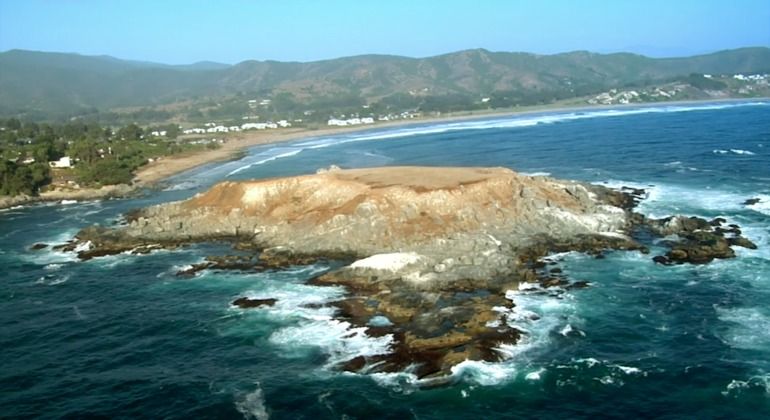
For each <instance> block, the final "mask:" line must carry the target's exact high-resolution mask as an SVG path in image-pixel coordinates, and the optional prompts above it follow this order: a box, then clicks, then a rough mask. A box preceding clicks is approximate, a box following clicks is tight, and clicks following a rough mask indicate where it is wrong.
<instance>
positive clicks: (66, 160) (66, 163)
mask: <svg viewBox="0 0 770 420" xmlns="http://www.w3.org/2000/svg"><path fill="white" fill-rule="evenodd" d="M48 164H49V165H51V167H52V168H71V167H72V159H70V157H69V156H64V157H63V158H61V159H59V160H55V161H53V162H48Z"/></svg>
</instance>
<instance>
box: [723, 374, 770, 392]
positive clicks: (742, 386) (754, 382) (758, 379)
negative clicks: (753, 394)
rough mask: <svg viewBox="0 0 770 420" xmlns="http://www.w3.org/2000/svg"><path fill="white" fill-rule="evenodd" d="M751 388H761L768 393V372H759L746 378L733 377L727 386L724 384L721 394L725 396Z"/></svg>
mask: <svg viewBox="0 0 770 420" xmlns="http://www.w3.org/2000/svg"><path fill="white" fill-rule="evenodd" d="M752 388H759V389H763V390H764V391H765V393H766V394H770V374H768V373H760V374H758V375H754V376H752V377H750V378H748V379H747V380H740V379H733V380H731V381H730V383H729V384H727V386H725V390H724V391H722V395H724V396H726V397H727V396H730V395H738V394H740V393H742V392H744V391H746V390H749V389H752Z"/></svg>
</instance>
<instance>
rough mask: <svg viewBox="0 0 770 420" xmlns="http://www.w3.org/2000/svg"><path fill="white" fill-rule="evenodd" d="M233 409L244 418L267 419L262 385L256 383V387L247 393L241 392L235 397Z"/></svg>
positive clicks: (268, 416)
mask: <svg viewBox="0 0 770 420" xmlns="http://www.w3.org/2000/svg"><path fill="white" fill-rule="evenodd" d="M235 409H236V410H238V412H240V413H241V414H243V417H244V418H246V419H256V420H267V419H268V418H270V415H269V414H268V412H267V408H266V407H265V397H264V395H263V393H262V387H261V386H260V385H259V383H257V384H256V389H254V390H253V391H251V392H249V393H242V394H241V395H239V396H238V397H237V400H236V402H235Z"/></svg>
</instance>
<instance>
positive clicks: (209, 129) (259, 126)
mask: <svg viewBox="0 0 770 420" xmlns="http://www.w3.org/2000/svg"><path fill="white" fill-rule="evenodd" d="M204 127H205V128H188V129H187V130H183V131H182V133H184V134H207V133H236V132H239V131H247V130H268V129H275V128H287V127H291V123H290V122H289V121H287V120H280V121H276V122H272V121H269V122H263V123H244V124H241V125H232V126H229V127H228V126H224V125H217V124H216V123H206V124H204ZM154 133H156V132H155V131H153V135H155V134H154ZM158 133H161V132H158ZM159 135H161V136H162V135H165V133H164V134H159Z"/></svg>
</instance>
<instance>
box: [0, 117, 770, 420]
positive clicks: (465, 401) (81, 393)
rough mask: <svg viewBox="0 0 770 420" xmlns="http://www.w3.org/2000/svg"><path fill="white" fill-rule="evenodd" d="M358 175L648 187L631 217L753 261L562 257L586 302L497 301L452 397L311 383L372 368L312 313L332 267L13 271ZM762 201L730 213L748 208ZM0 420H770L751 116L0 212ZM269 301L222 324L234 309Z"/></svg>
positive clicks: (765, 140) (547, 125)
mask: <svg viewBox="0 0 770 420" xmlns="http://www.w3.org/2000/svg"><path fill="white" fill-rule="evenodd" d="M330 164H337V165H340V166H342V167H365V166H376V165H404V164H415V165H417V164H419V165H479V166H506V167H510V168H513V169H515V170H518V171H521V172H527V173H549V174H551V175H553V176H555V177H563V178H574V179H580V180H585V181H591V182H596V183H604V184H607V185H618V186H619V185H634V186H641V187H645V188H647V189H648V191H649V197H648V198H647V199H646V200H645V201H644V202H643V203H642V205H641V207H640V210H641V211H642V212H644V213H646V214H649V215H653V216H666V215H669V214H674V213H684V214H693V215H699V216H704V217H716V216H722V217H726V218H727V219H728V220H729V221H731V222H736V223H739V224H740V225H741V226H742V227H743V228H744V229H743V230H744V234H745V236H747V237H749V238H750V239H752V240H753V241H754V242H756V243H757V244H758V245H759V249H758V250H755V251H751V250H743V249H741V250H739V251H738V254H739V256H738V258H737V259H734V260H729V261H718V262H715V263H712V264H709V265H704V266H690V265H685V266H678V267H661V266H657V265H655V264H653V263H652V261H651V260H650V259H649V256H643V255H641V254H638V253H624V252H616V253H611V254H609V255H608V256H607V258H606V259H603V260H596V259H592V258H587V257H585V256H582V255H579V254H566V255H562V256H560V257H559V260H560V262H559V265H560V267H561V268H563V269H564V271H565V272H566V273H568V274H569V275H570V276H571V277H573V278H575V279H584V280H588V281H590V282H591V283H592V284H593V286H592V287H590V288H587V289H582V290H576V291H571V292H569V293H565V294H562V295H560V296H559V297H555V296H547V295H543V294H538V293H533V292H528V291H512V292H510V293H509V297H510V298H511V299H513V300H514V302H515V303H516V305H517V308H518V310H520V311H522V312H524V311H531V312H534V313H536V314H538V315H539V316H540V319H539V320H538V321H524V320H522V321H520V327H521V328H524V329H526V330H527V331H528V332H529V334H528V336H527V337H528V338H527V340H526V341H525V342H523V343H521V344H520V345H517V346H514V347H512V348H508V349H506V350H507V351H508V352H509V353H510V354H511V356H512V357H511V359H510V360H509V361H507V362H503V363H499V364H482V363H466V364H463V365H461V366H460V367H459V368H458V369H457V371H456V372H455V376H456V378H457V379H458V381H457V383H456V384H455V385H452V386H448V387H444V388H438V389H419V388H417V387H416V386H415V385H414V384H413V381H412V379H411V378H410V377H409V376H408V375H389V376H388V375H381V376H367V375H352V374H342V373H338V372H334V371H332V370H329V369H327V367H326V366H327V365H329V364H330V363H331V362H333V361H336V360H343V359H345V358H347V357H352V356H353V355H356V354H362V353H364V354H365V353H371V352H376V351H379V350H382V349H383V348H385V347H387V345H388V343H387V341H385V340H381V339H380V340H376V339H371V338H368V337H366V336H365V334H362V333H361V332H356V331H352V332H351V331H350V330H349V329H348V326H347V325H346V324H344V323H339V322H336V321H334V320H332V319H330V317H329V316H330V315H331V313H330V312H328V311H329V310H328V309H307V308H303V307H302V305H304V304H307V303H322V302H326V301H330V300H334V299H336V298H339V296H341V295H342V294H343V293H344V291H343V290H341V289H336V288H318V287H312V286H307V285H305V284H304V281H305V280H307V279H308V278H310V277H312V276H313V275H316V274H318V273H320V272H323V271H324V270H326V269H328V268H329V267H325V266H320V265H319V266H309V267H294V268H292V269H291V270H286V271H282V272H272V273H261V274H253V275H243V274H238V273H221V272H210V273H206V274H204V275H202V276H200V277H196V278H193V279H180V278H177V277H175V276H174V272H175V271H176V270H177V269H178V268H179V267H182V266H184V265H187V264H191V263H195V262H198V261H200V260H201V259H202V258H203V257H204V256H205V255H209V254H213V253H217V252H225V251H226V249H227V248H226V247H225V246H224V245H218V244H206V245H198V246H195V247H191V248H188V249H185V250H181V251H175V252H166V251H163V252H157V253H154V254H151V255H147V256H117V257H108V258H103V259H98V260H93V261H89V262H84V263H82V262H77V261H75V260H74V258H73V257H72V256H71V255H68V254H61V253H55V252H51V251H37V252H34V251H29V250H28V248H29V246H30V245H32V244H33V243H35V242H47V243H56V242H61V241H64V240H66V239H68V238H69V237H71V236H72V235H73V234H74V233H75V232H77V230H78V229H80V228H82V227H85V226H87V225H89V224H92V223H102V224H109V223H113V222H115V221H116V220H118V219H119V217H120V214H121V213H122V212H125V211H126V210H128V209H130V208H134V207H139V206H145V205H148V204H151V203H156V202H162V201H168V200H175V199H181V198H186V197H189V196H190V195H192V194H194V193H195V192H197V191H199V190H201V189H204V188H206V187H208V186H209V185H211V184H212V183H214V182H216V181H218V180H222V179H225V178H228V179H246V178H254V177H258V178H261V177H269V176H279V175H293V174H300V173H312V172H314V171H315V170H316V169H317V168H319V167H323V166H328V165H330ZM752 197H759V198H761V199H762V202H760V203H759V204H757V205H753V206H744V205H742V203H743V201H744V200H746V199H747V198H752ZM0 264H1V266H2V267H3V268H2V276H1V277H0V302H2V311H0V389H1V390H2V392H0V417H55V418H59V417H86V416H88V417H90V416H105V417H173V418H181V417H188V418H189V417H192V416H196V417H221V418H230V417H232V418H241V417H248V418H265V417H267V416H269V417H273V418H341V417H348V418H370V417H383V418H465V417H472V416H476V417H483V418H517V417H538V418H556V417H560V418H563V417H565V416H569V417H627V416H629V415H634V416H654V417H663V418H681V417H693V418H713V417H724V418H761V417H767V416H768V415H770V104H767V103H761V102H760V103H745V104H715V105H709V106H693V107H688V106H677V107H651V108H642V109H629V108H623V109H619V110H614V111H613V110H609V111H586V112H582V113H555V114H542V115H529V116H524V117H511V118H497V119H487V120H479V121H469V122H462V123H455V124H444V125H427V124H426V125H422V126H417V127H410V128H403V129H394V130H388V131H377V130H373V131H371V132H367V133H363V134H360V133H359V134H355V135H352V134H351V135H343V136H337V137H326V138H316V139H309V140H304V141H300V142H295V143H291V144H285V145H280V146H267V147H261V148H255V149H253V150H252V151H251V153H250V154H249V155H248V156H246V157H245V158H244V159H242V160H240V161H237V162H229V163H225V164H218V165H211V166H208V167H204V168H201V169H198V170H196V171H194V172H191V173H188V174H184V175H183V176H179V177H176V178H174V179H171V180H170V181H169V182H168V183H167V185H165V190H164V191H153V192H148V193H147V194H145V195H144V196H142V197H140V198H137V199H131V200H115V201H103V202H91V203H79V204H74V205H66V206H52V205H49V206H35V207H30V208H21V209H13V210H7V211H3V212H0ZM244 294H246V295H250V296H253V297H278V298H279V303H278V304H277V305H276V306H275V307H273V308H270V309H259V310H251V311H241V310H237V309H232V308H231V307H230V306H229V302H230V301H232V300H233V298H235V297H237V296H242V295H244Z"/></svg>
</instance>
